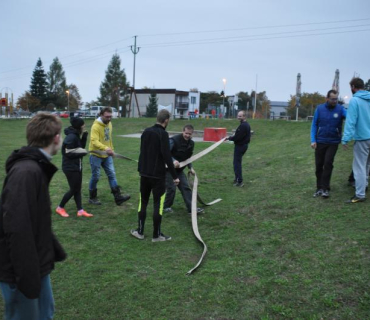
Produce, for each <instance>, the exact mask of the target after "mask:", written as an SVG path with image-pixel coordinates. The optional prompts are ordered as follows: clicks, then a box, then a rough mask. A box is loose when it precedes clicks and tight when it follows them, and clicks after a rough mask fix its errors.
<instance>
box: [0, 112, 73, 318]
mask: <svg viewBox="0 0 370 320" xmlns="http://www.w3.org/2000/svg"><path fill="white" fill-rule="evenodd" d="M61 129H62V123H61V121H60V119H58V118H57V117H55V116H54V115H51V114H45V113H40V114H38V115H36V116H35V117H34V118H33V119H32V120H31V121H30V122H29V123H28V125H27V142H28V146H27V147H23V148H21V149H20V150H15V151H14V152H13V153H12V154H11V156H10V157H9V158H8V160H7V162H6V173H7V175H6V178H5V181H4V186H3V191H2V194H1V204H0V288H1V291H2V294H3V298H4V302H5V317H4V318H5V319H7V320H8V319H27V320H31V319H32V320H38V319H52V318H53V314H54V299H53V293H52V290H51V285H50V273H51V271H52V270H53V269H54V263H55V262H56V261H62V260H64V259H65V257H66V254H65V252H64V250H63V248H62V246H61V245H60V244H59V242H58V241H57V239H56V238H55V236H54V234H53V232H52V230H51V208H50V196H49V183H50V180H51V178H52V177H53V175H54V173H55V172H56V171H57V168H56V167H55V166H54V165H53V164H52V163H51V162H50V160H51V158H52V156H53V155H55V154H56V153H57V152H58V150H59V149H60V147H61V144H62V140H61V136H60V133H61Z"/></svg>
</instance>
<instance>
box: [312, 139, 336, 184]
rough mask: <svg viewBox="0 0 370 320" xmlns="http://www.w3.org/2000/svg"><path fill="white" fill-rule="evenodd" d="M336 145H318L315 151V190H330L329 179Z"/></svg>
mask: <svg viewBox="0 0 370 320" xmlns="http://www.w3.org/2000/svg"><path fill="white" fill-rule="evenodd" d="M337 150H338V145H337V144H323V143H318V144H317V145H316V149H315V162H316V185H317V189H323V190H330V178H331V173H332V172H333V168H334V166H333V163H334V157H335V154H336V153H337Z"/></svg>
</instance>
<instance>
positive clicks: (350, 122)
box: [342, 98, 358, 145]
mask: <svg viewBox="0 0 370 320" xmlns="http://www.w3.org/2000/svg"><path fill="white" fill-rule="evenodd" d="M357 117H358V105H357V101H356V100H355V99H354V98H352V99H351V101H350V103H349V106H348V110H347V115H346V123H345V125H344V132H343V137H342V144H343V145H346V144H347V143H348V142H350V141H351V140H352V138H353V135H354V133H355V130H356V123H357Z"/></svg>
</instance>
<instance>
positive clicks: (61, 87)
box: [47, 57, 68, 109]
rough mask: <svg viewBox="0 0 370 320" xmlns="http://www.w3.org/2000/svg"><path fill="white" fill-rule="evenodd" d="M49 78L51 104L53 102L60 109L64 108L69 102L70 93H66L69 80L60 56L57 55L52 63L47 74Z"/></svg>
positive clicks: (48, 100)
mask: <svg viewBox="0 0 370 320" xmlns="http://www.w3.org/2000/svg"><path fill="white" fill-rule="evenodd" d="M47 80H48V98H47V102H48V104H49V105H51V104H53V105H55V106H56V108H58V109H64V108H65V107H66V106H67V104H68V95H67V93H66V90H67V89H68V87H67V80H66V76H65V73H64V70H63V66H62V64H61V63H60V61H59V59H58V57H55V58H54V60H53V62H52V63H51V65H50V69H49V72H48V74H47Z"/></svg>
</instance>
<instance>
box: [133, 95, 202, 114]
mask: <svg viewBox="0 0 370 320" xmlns="http://www.w3.org/2000/svg"><path fill="white" fill-rule="evenodd" d="M135 92H136V96H137V102H138V105H139V108H140V113H141V115H142V116H145V114H146V106H147V105H148V104H149V97H150V95H151V94H152V93H155V94H156V95H157V98H158V101H157V103H158V108H159V109H161V108H162V107H165V108H166V109H167V110H168V111H170V112H171V114H172V116H174V117H175V118H187V117H188V116H189V112H190V113H197V114H199V105H200V92H199V91H180V90H176V89H136V90H135ZM135 108H136V106H135ZM135 116H138V115H137V112H135Z"/></svg>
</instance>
